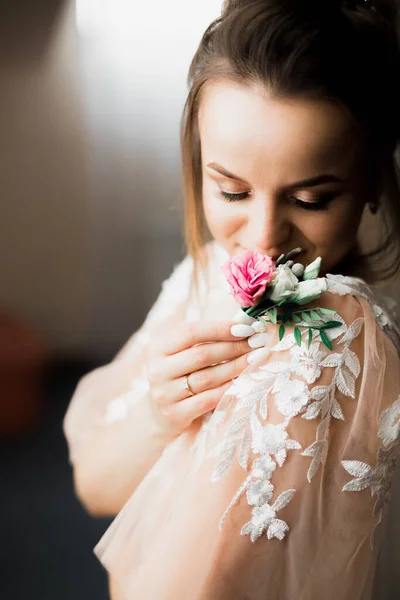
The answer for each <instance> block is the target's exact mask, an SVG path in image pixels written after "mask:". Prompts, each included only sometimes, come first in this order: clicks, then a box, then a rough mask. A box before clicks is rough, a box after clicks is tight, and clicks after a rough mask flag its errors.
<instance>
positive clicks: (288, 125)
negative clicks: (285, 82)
mask: <svg viewBox="0 0 400 600" xmlns="http://www.w3.org/2000/svg"><path fill="white" fill-rule="evenodd" d="M199 133H200V139H201V147H202V154H204V155H206V156H207V158H210V159H213V160H218V161H219V162H222V161H224V160H225V161H228V163H231V162H235V161H236V159H238V160H240V161H241V163H243V162H245V161H246V157H248V159H249V160H251V162H252V163H253V164H254V161H260V162H263V163H266V162H272V163H273V164H275V165H276V164H277V163H280V164H281V163H282V161H283V162H284V163H285V164H286V166H288V165H291V166H294V165H298V166H299V165H303V166H304V165H306V164H307V163H310V162H312V163H313V164H314V165H316V166H318V165H321V167H322V166H324V167H325V166H327V165H328V164H329V166H330V165H331V166H332V167H335V166H336V165H337V164H340V165H342V164H343V163H346V162H347V163H349V162H353V159H354V158H355V157H356V156H357V151H358V149H359V136H358V135H357V133H356V130H355V127H354V124H353V122H352V121H351V119H350V117H349V116H348V115H347V114H346V113H345V112H344V111H343V110H342V109H341V108H340V107H339V106H338V105H336V104H334V103H331V102H327V101H322V100H313V99H307V98H285V99H278V98H274V97H273V96H272V95H270V94H268V92H267V91H266V90H265V89H261V88H257V87H255V86H253V87H244V86H238V85H235V84H234V83H231V82H227V81H217V82H213V83H211V84H209V85H208V86H207V87H206V89H205V91H204V95H203V98H202V101H201V105H200V110H199ZM224 166H226V167H227V168H229V164H226V165H224Z"/></svg>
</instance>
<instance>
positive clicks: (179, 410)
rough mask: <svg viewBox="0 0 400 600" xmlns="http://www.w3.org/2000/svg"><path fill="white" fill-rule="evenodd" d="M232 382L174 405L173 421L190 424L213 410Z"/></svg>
mask: <svg viewBox="0 0 400 600" xmlns="http://www.w3.org/2000/svg"><path fill="white" fill-rule="evenodd" d="M231 385H232V381H227V382H226V383H225V384H224V385H221V386H219V387H217V388H214V389H212V390H207V391H205V392H202V393H201V394H196V395H195V396H191V397H190V398H187V399H185V400H182V402H177V403H176V404H175V405H174V411H175V420H176V421H177V422H181V423H191V422H192V421H194V420H195V419H197V418H198V417H201V415H204V414H205V413H206V412H208V411H209V410H214V408H215V407H216V406H217V404H218V402H219V401H220V400H221V398H222V396H223V395H224V394H225V392H226V391H227V390H228V389H229V388H230V387H231Z"/></svg>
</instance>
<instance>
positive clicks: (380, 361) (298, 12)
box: [65, 0, 400, 600]
mask: <svg viewBox="0 0 400 600" xmlns="http://www.w3.org/2000/svg"><path fill="white" fill-rule="evenodd" d="M394 22H395V18H394V10H393V8H392V7H391V5H390V4H389V3H386V2H385V3H382V5H381V4H380V5H379V6H378V5H372V4H370V3H369V2H364V1H362V0H360V2H359V3H358V2H354V3H352V4H350V3H344V2H340V0H335V1H325V2H314V1H313V0H308V1H307V2H298V1H297V0H235V1H231V2H228V3H225V5H224V7H223V12H222V15H221V18H219V19H217V20H216V21H215V22H213V23H212V24H211V25H210V27H209V28H208V29H207V31H206V32H205V34H204V36H203V39H202V40H201V43H200V46H199V48H198V50H197V52H196V54H195V56H194V58H193V61H192V64H191V68H190V73H189V84H190V92H189V96H188V100H187V102H186V106H185V111H184V115H183V119H182V157H183V175H184V189H185V202H186V221H185V222H186V240H187V248H188V254H187V256H186V258H185V259H184V260H183V261H182V263H181V264H180V265H179V266H178V267H177V268H176V269H175V271H174V272H173V274H172V275H171V277H170V278H169V280H168V281H167V282H166V283H165V284H164V285H163V289H162V292H161V294H160V296H159V298H158V300H157V302H156V304H155V305H154V307H153V308H152V310H151V311H150V313H149V315H148V317H147V319H146V321H145V323H144V324H143V326H142V327H141V329H140V330H139V331H138V332H136V333H135V334H134V335H133V337H132V338H131V340H129V341H128V343H127V344H126V346H125V347H124V348H123V349H122V350H121V352H120V353H119V354H118V355H117V356H116V357H115V358H114V360H113V361H112V362H111V363H110V364H109V365H106V366H104V367H101V368H100V369H97V370H95V371H93V372H92V373H89V374H88V375H86V376H85V377H84V378H83V379H82V380H81V382H80V383H79V385H78V387H77V390H76V392H75V394H74V397H73V399H72V402H71V405H70V408H69V411H68V413H67V415H66V419H65V432H66V436H67V438H68V442H69V445H70V451H71V461H72V464H73V466H74V476H75V483H76V490H77V493H78V496H79V497H80V499H81V500H82V502H83V503H84V504H85V506H86V507H87V508H88V510H89V511H90V512H91V513H93V514H95V515H114V514H117V513H118V512H119V513H120V514H119V515H118V517H117V518H116V519H115V521H114V522H113V524H112V525H111V527H110V528H109V530H108V531H107V532H106V534H105V535H104V537H103V538H102V540H101V541H100V543H99V544H98V546H97V547H96V553H97V555H98V556H99V558H100V560H101V561H102V563H103V564H104V565H105V566H106V568H107V569H108V570H109V572H110V574H111V577H112V580H113V586H112V597H113V598H114V599H117V598H118V599H122V598H123V599H125V600H133V599H135V600H136V599H138V600H172V599H173V600H178V599H179V600H180V599H182V600H183V599H185V600H186V599H188V598H190V599H197V600H200V599H201V600H214V599H218V600H239V599H244V598H246V599H251V600H261V599H265V598H268V600H277V599H278V598H279V599H280V600H282V599H284V600H295V599H296V600H297V599H301V600H320V599H322V598H324V600H328V599H330V598H332V599H333V598H335V600H344V599H346V600H355V599H358V598H359V599H361V598H362V599H363V600H366V599H369V598H371V594H372V588H373V580H374V577H375V576H376V574H377V569H376V565H377V558H378V554H379V549H380V547H381V542H382V535H383V531H384V526H385V522H386V509H387V505H388V500H389V498H390V488H391V483H392V480H393V473H394V468H395V466H396V463H397V459H398V455H399V452H400V450H399V443H400V438H399V425H398V418H399V413H400V375H399V354H398V353H399V349H400V344H399V341H398V340H399V338H398V329H397V326H396V324H395V322H394V317H393V315H392V314H391V311H390V310H389V308H388V306H387V304H385V303H384V301H383V300H382V299H379V298H378V295H377V292H376V290H375V291H374V288H373V287H372V286H373V285H374V284H376V283H378V282H379V281H387V280H389V279H390V277H392V276H393V274H396V273H397V272H398V267H399V250H400V239H399V231H400V228H399V226H400V204H399V202H400V191H399V187H398V181H397V179H396V164H395V157H394V155H395V150H396V147H397V142H398V138H399V130H400V128H399V118H400V114H399V112H398V106H399V105H400V102H399V99H400V91H399V82H398V72H399V71H398V67H399V51H398V43H397V38H396V33H395V31H394V25H393V24H394ZM368 211H370V212H371V213H372V214H373V215H375V214H376V217H380V221H381V223H382V224H383V229H382V231H383V237H382V240H381V243H380V245H379V246H378V247H376V248H375V249H374V250H373V251H370V252H369V253H368V254H365V253H364V254H363V253H362V248H361V246H360V242H359V233H360V223H361V219H362V217H363V216H364V215H365V214H366V213H368ZM209 234H211V237H212V238H213V239H212V240H211V241H208V242H206V241H205V240H206V236H207V235H209ZM294 248H301V252H300V253H299V254H298V255H297V256H296V261H297V269H299V268H300V272H303V270H304V267H305V266H307V265H310V264H312V263H314V261H315V259H317V257H321V259H322V270H321V273H320V275H323V276H324V278H323V281H324V285H325V286H326V288H327V290H326V292H324V293H323V294H322V295H321V296H320V298H319V299H318V300H314V301H313V302H311V303H310V304H309V305H307V310H310V309H312V308H314V309H316V307H319V308H322V309H323V310H325V314H326V313H327V311H331V313H330V314H331V315H332V313H334V316H333V318H334V320H336V322H337V323H339V324H337V325H336V327H335V328H332V329H326V330H325V337H324V335H323V334H322V333H317V334H316V335H315V336H314V338H313V339H312V340H311V343H310V345H309V346H308V345H307V344H304V343H300V345H299V340H298V339H297V338H296V335H295V330H294V327H287V328H286V332H285V335H284V336H283V338H282V335H281V332H280V330H279V329H280V328H279V327H278V325H275V324H273V323H268V324H267V325H265V324H262V323H261V322H260V321H258V320H254V319H251V318H249V317H247V320H245V323H236V318H237V313H238V308H239V305H238V303H237V301H236V300H235V298H234V297H233V296H232V295H231V294H230V289H229V286H228V283H227V281H226V279H225V277H224V275H223V272H222V270H221V267H222V266H224V265H226V264H227V261H228V259H229V258H231V259H232V258H233V259H235V260H236V259H237V260H238V261H239V263H240V260H241V257H243V256H244V255H243V254H242V253H243V252H244V251H255V252H257V253H259V254H257V256H260V254H261V255H262V256H266V255H267V256H269V257H270V258H271V259H272V261H273V264H275V265H276V261H277V259H279V257H281V255H282V254H286V253H288V252H289V251H291V250H292V249H294ZM278 262H279V261H278ZM288 264H289V263H288ZM299 265H301V266H300V267H299ZM226 268H227V267H226ZM293 272H294V267H293ZM235 323H236V324H235ZM302 325H303V326H304V327H306V326H307V323H306V322H305V320H304V319H303V322H302ZM299 326H300V325H299ZM305 335H307V329H306V328H305V329H304V330H303V334H302V336H303V337H304V336H305ZM326 336H327V337H326ZM324 340H325V341H324ZM302 341H303V340H300V342H302ZM121 509H122V510H121ZM120 511H121V512H120Z"/></svg>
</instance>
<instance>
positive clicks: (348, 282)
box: [326, 273, 400, 354]
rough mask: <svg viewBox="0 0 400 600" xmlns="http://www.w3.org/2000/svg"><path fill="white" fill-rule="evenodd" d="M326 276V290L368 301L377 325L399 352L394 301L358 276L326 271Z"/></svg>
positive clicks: (399, 331)
mask: <svg viewBox="0 0 400 600" xmlns="http://www.w3.org/2000/svg"><path fill="white" fill-rule="evenodd" d="M326 278H327V284H328V287H327V289H328V291H330V292H332V293H334V294H339V295H341V296H344V295H345V294H353V295H357V296H361V297H362V298H364V299H365V300H367V301H368V303H369V304H370V306H371V309H372V312H373V314H374V317H375V319H376V322H377V323H378V325H379V327H380V328H381V329H382V330H383V331H384V332H385V333H386V335H387V336H388V337H389V339H391V340H392V342H393V344H394V345H395V347H396V348H397V351H398V352H399V354H400V329H399V326H398V323H397V314H396V306H397V303H396V301H395V300H394V299H393V298H390V297H389V296H386V295H384V294H378V293H374V292H373V291H372V289H371V288H370V286H369V285H368V284H367V283H366V282H365V281H364V280H363V279H360V278H358V277H347V276H344V275H332V274H329V273H328V274H327V275H326Z"/></svg>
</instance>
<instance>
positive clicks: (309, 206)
mask: <svg viewBox="0 0 400 600" xmlns="http://www.w3.org/2000/svg"><path fill="white" fill-rule="evenodd" d="M248 194H249V192H241V193H240V194H230V193H229V192H224V191H223V190H220V191H219V193H218V194H217V195H218V196H219V197H220V198H222V200H225V201H227V202H238V201H239V200H245V199H246V198H247V197H248ZM291 198H292V199H293V200H294V201H295V205H296V206H298V207H299V208H303V209H304V210H314V211H315V210H327V209H328V208H329V203H330V202H331V200H333V198H334V194H324V195H323V196H321V197H320V199H319V200H318V202H303V201H302V200H299V199H298V198H296V197H295V196H291Z"/></svg>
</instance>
